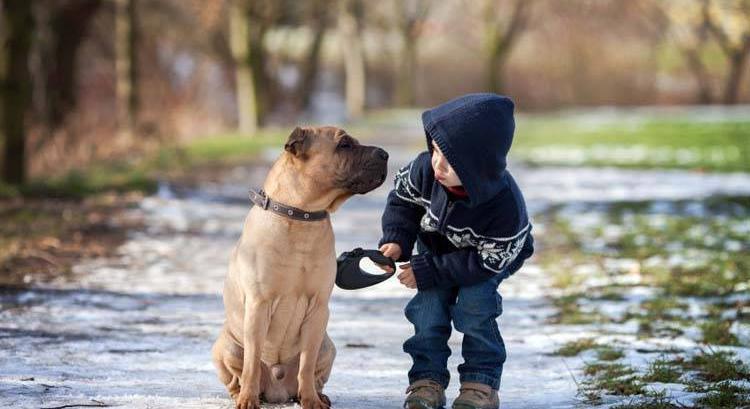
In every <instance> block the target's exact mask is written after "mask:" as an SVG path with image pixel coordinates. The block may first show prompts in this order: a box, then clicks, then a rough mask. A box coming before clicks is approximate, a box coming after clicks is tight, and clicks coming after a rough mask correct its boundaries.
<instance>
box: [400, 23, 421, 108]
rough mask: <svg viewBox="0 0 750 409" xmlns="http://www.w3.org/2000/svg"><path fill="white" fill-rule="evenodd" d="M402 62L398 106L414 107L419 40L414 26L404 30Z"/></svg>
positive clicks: (402, 36)
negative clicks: (414, 31) (413, 30)
mask: <svg viewBox="0 0 750 409" xmlns="http://www.w3.org/2000/svg"><path fill="white" fill-rule="evenodd" d="M401 38H402V41H403V44H402V46H401V61H400V69H399V72H398V81H397V89H396V104H397V105H399V106H414V105H415V104H416V102H417V97H416V82H417V78H416V72H417V38H416V37H415V36H414V35H413V34H412V25H409V26H408V28H406V29H404V31H403V32H402V35H401Z"/></svg>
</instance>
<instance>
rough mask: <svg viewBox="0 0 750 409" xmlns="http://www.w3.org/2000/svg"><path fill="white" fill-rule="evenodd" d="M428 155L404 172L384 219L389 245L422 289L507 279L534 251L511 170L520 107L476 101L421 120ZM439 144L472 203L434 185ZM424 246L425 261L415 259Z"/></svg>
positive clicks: (456, 103)
mask: <svg viewBox="0 0 750 409" xmlns="http://www.w3.org/2000/svg"><path fill="white" fill-rule="evenodd" d="M422 122H423V123H424V129H425V134H426V136H427V149H428V150H427V151H425V152H422V153H420V154H419V155H418V156H417V157H416V159H414V160H413V161H411V162H410V163H409V164H407V165H406V166H404V167H403V168H401V169H400V170H399V172H398V174H397V175H396V180H395V187H394V189H393V190H392V191H391V192H390V194H389V195H388V203H387V205H386V209H385V211H384V213H383V218H382V224H383V238H382V239H381V240H380V243H379V245H383V244H384V243H398V244H399V245H400V246H401V250H402V255H401V258H400V259H399V260H398V261H411V265H412V268H413V271H414V276H415V278H416V280H417V288H418V289H419V290H426V289H428V288H431V287H435V286H438V287H453V286H465V285H472V284H476V283H479V282H481V281H483V280H486V279H488V278H490V277H493V276H495V275H496V274H501V275H502V276H503V277H502V278H506V277H508V276H509V275H511V274H513V273H514V272H516V271H517V270H518V269H519V268H521V266H522V265H523V262H524V260H526V259H527V258H529V257H530V256H531V254H532V253H533V252H534V246H533V243H534V239H533V238H532V236H531V224H530V223H529V219H528V215H527V214H526V204H525V202H524V199H523V195H522V194H521V191H520V190H519V188H518V185H516V182H515V180H514V179H513V177H512V176H511V175H510V173H509V172H508V171H507V169H506V156H507V154H508V151H509V150H510V146H511V143H512V142H513V131H514V129H515V122H514V120H513V101H511V100H510V99H509V98H507V97H504V96H500V95H495V94H469V95H465V96H462V97H460V98H456V99H454V100H451V101H449V102H446V103H445V104H442V105H440V106H437V107H435V108H433V109H430V110H428V111H425V112H424V113H423V114H422ZM432 141H435V143H436V144H437V145H438V146H439V147H440V150H441V151H442V152H443V155H444V156H445V158H446V160H447V161H448V163H450V165H451V167H453V169H454V170H455V171H456V174H457V175H458V177H459V178H460V179H461V182H462V183H463V187H464V189H465V190H466V192H467V193H468V197H466V198H457V197H454V196H452V195H450V194H449V193H448V192H447V190H446V188H445V187H444V186H443V185H442V184H440V183H439V182H437V181H436V180H435V174H434V172H433V170H432V164H431V160H430V159H431V155H432ZM415 241H417V247H418V250H419V254H417V255H413V256H412V255H411V253H412V249H413V247H414V242H415Z"/></svg>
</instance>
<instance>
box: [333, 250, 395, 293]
mask: <svg viewBox="0 0 750 409" xmlns="http://www.w3.org/2000/svg"><path fill="white" fill-rule="evenodd" d="M364 257H367V258H369V259H370V260H372V261H373V262H374V263H377V264H381V265H387V266H390V267H391V268H392V269H393V272H391V273H388V272H385V273H383V274H370V273H368V272H366V271H364V270H362V269H361V268H360V267H359V262H360V260H362V259H363V258H364ZM395 272H396V262H395V261H393V259H392V258H390V257H386V256H384V255H383V253H381V252H380V251H378V250H363V249H362V248H360V247H357V248H356V249H354V250H352V251H345V252H343V253H341V255H340V256H339V257H338V258H337V259H336V285H337V286H338V287H339V288H342V289H344V290H358V289H360V288H366V287H371V286H373V285H375V284H378V283H381V282H383V281H385V280H387V279H389V278H390V277H391V276H392V275H393V274H394V273H395Z"/></svg>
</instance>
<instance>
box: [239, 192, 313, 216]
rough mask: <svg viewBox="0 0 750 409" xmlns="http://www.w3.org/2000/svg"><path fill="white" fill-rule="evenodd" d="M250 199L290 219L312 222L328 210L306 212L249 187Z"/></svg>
mask: <svg viewBox="0 0 750 409" xmlns="http://www.w3.org/2000/svg"><path fill="white" fill-rule="evenodd" d="M250 201H251V202H253V203H254V204H255V205H256V206H260V208H261V209H263V210H270V211H272V212H274V213H276V214H279V215H281V216H284V217H286V218H289V219H292V220H301V221H304V222H313V221H317V220H323V219H325V218H327V217H328V212H327V211H325V210H319V211H317V212H308V211H306V210H302V209H298V208H296V207H292V206H287V205H285V204H283V203H279V202H277V201H275V200H272V199H271V198H270V197H268V196H267V195H266V192H264V191H263V189H261V190H255V189H250Z"/></svg>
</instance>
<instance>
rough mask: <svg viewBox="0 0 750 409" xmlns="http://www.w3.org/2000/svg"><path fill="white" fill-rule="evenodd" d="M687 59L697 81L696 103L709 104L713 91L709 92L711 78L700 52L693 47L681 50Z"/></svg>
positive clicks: (711, 100)
mask: <svg viewBox="0 0 750 409" xmlns="http://www.w3.org/2000/svg"><path fill="white" fill-rule="evenodd" d="M682 53H683V55H684V56H685V59H686V60H687V65H688V68H689V69H690V72H691V73H693V76H694V77H695V80H696V81H697V83H698V103H700V104H710V103H712V102H713V93H712V92H711V79H710V77H709V75H708V71H707V70H706V66H705V65H704V64H703V61H701V57H700V52H699V51H698V50H695V49H683V51H682Z"/></svg>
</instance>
